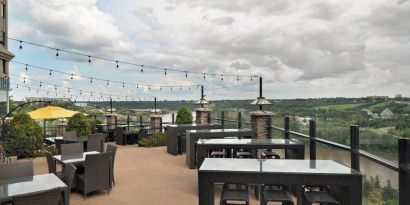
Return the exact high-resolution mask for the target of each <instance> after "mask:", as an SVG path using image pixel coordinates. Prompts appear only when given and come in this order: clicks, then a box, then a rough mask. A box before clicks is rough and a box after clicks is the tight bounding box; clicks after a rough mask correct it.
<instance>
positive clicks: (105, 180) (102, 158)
mask: <svg viewBox="0 0 410 205" xmlns="http://www.w3.org/2000/svg"><path fill="white" fill-rule="evenodd" d="M110 156H111V153H100V154H91V155H87V156H86V157H85V163H84V174H81V175H78V176H77V189H78V190H79V191H81V192H82V193H83V195H84V198H85V197H87V194H88V193H90V192H93V191H98V190H107V191H108V193H110Z"/></svg>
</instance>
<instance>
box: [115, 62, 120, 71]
mask: <svg viewBox="0 0 410 205" xmlns="http://www.w3.org/2000/svg"><path fill="white" fill-rule="evenodd" d="M115 62H116V63H117V69H119V68H120V66H119V65H118V61H115Z"/></svg>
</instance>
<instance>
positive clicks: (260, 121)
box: [250, 77, 273, 139]
mask: <svg viewBox="0 0 410 205" xmlns="http://www.w3.org/2000/svg"><path fill="white" fill-rule="evenodd" d="M270 104H271V103H270V102H269V101H268V100H267V99H265V98H264V97H263V95H262V77H259V97H257V98H256V99H255V100H254V101H252V102H251V105H258V106H259V110H258V111H254V112H251V113H250V114H251V124H252V129H253V130H254V131H255V132H256V137H257V138H264V139H266V138H271V128H270V127H271V125H272V114H273V113H272V112H269V111H264V110H263V105H270Z"/></svg>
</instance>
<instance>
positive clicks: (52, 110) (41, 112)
mask: <svg viewBox="0 0 410 205" xmlns="http://www.w3.org/2000/svg"><path fill="white" fill-rule="evenodd" d="M77 113H79V112H77V111H72V110H67V109H64V108H61V107H57V106H52V105H49V106H47V107H43V108H39V109H37V110H34V111H31V112H28V113H27V114H28V115H30V117H31V118H33V119H34V120H38V119H58V118H68V117H72V116H73V115H75V114H77Z"/></svg>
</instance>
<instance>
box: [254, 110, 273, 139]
mask: <svg viewBox="0 0 410 205" xmlns="http://www.w3.org/2000/svg"><path fill="white" fill-rule="evenodd" d="M272 114H273V113H272V112H268V111H255V112H251V123H252V129H253V130H254V131H255V132H256V138H258V139H268V138H271V128H270V126H271V124H272Z"/></svg>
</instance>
